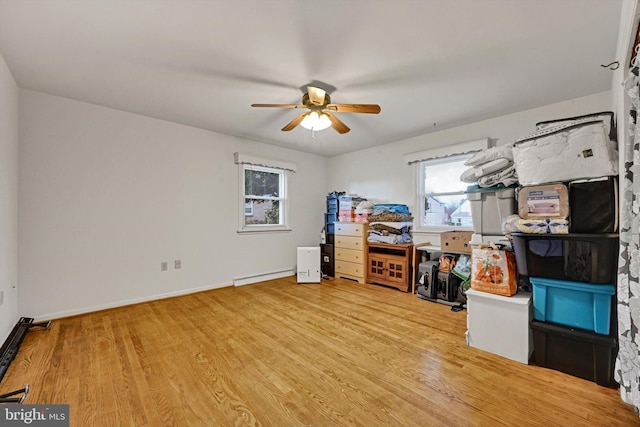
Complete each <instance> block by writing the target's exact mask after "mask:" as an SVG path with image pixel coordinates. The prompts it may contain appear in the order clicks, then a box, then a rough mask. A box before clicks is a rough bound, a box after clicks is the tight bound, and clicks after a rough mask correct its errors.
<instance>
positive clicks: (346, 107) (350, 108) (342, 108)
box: [327, 104, 380, 114]
mask: <svg viewBox="0 0 640 427" xmlns="http://www.w3.org/2000/svg"><path fill="white" fill-rule="evenodd" d="M327 109H328V110H331V111H335V112H336V113H366V114H378V113H379V112H380V106H379V105H378V104H329V105H327Z"/></svg>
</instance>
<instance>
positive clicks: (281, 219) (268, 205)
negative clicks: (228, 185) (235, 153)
mask: <svg viewBox="0 0 640 427" xmlns="http://www.w3.org/2000/svg"><path fill="white" fill-rule="evenodd" d="M239 167H240V179H241V185H240V188H242V189H243V192H242V194H241V195H240V197H241V199H242V206H243V208H241V210H242V215H241V223H240V228H241V231H273V230H278V229H284V228H285V227H286V219H287V218H286V215H285V213H286V203H287V198H286V188H287V186H286V180H287V175H286V171H285V170H282V169H276V168H270V167H266V166H256V165H251V164H240V165H239Z"/></svg>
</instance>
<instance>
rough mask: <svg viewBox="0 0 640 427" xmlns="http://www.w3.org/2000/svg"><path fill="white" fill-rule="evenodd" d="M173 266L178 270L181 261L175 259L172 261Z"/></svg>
mask: <svg viewBox="0 0 640 427" xmlns="http://www.w3.org/2000/svg"><path fill="white" fill-rule="evenodd" d="M173 268H175V269H176V270H179V269H181V268H182V261H181V260H179V259H177V260H175V261H174V262H173Z"/></svg>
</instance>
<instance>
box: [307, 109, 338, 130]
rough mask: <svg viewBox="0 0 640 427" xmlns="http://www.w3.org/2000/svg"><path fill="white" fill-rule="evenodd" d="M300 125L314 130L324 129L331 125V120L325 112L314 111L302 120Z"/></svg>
mask: <svg viewBox="0 0 640 427" xmlns="http://www.w3.org/2000/svg"><path fill="white" fill-rule="evenodd" d="M300 126H302V127H303V128H305V129H309V130H313V131H317V130H323V129H326V128H328V127H329V126H331V120H329V116H327V115H326V114H325V113H322V112H321V113H318V112H317V111H312V112H310V113H309V114H307V115H306V117H305V118H304V119H303V120H302V122H300Z"/></svg>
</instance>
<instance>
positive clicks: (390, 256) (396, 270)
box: [367, 243, 413, 292]
mask: <svg viewBox="0 0 640 427" xmlns="http://www.w3.org/2000/svg"><path fill="white" fill-rule="evenodd" d="M367 248H368V249H367V283H377V284H379V285H386V286H391V287H393V288H396V289H399V290H401V291H403V292H409V290H410V289H412V284H413V281H412V278H413V274H412V267H411V265H412V264H411V259H412V257H413V244H409V243H407V244H387V243H369V244H368V246H367Z"/></svg>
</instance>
